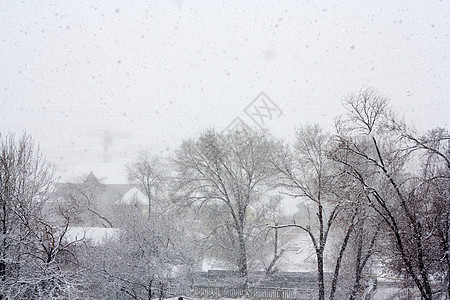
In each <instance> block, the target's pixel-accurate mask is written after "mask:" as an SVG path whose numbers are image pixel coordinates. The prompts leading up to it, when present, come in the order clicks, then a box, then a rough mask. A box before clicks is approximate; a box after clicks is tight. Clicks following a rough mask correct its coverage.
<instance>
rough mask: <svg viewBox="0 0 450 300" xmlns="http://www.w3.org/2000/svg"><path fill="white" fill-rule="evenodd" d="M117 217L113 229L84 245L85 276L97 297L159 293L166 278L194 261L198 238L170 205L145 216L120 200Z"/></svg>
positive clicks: (141, 296)
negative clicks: (114, 231)
mask: <svg viewBox="0 0 450 300" xmlns="http://www.w3.org/2000/svg"><path fill="white" fill-rule="evenodd" d="M120 220H122V221H121V222H120V223H119V224H118V226H119V228H118V232H117V234H116V235H114V236H112V237H109V238H108V239H106V240H104V241H103V243H102V244H101V245H98V246H96V247H88V248H87V255H86V257H87V258H86V261H85V262H84V263H85V264H86V265H87V266H86V268H89V269H90V272H89V274H88V276H89V277H88V278H87V279H86V281H87V282H89V284H88V285H89V288H90V289H92V291H93V292H94V293H95V294H96V295H97V297H98V298H100V299H105V298H108V299H111V298H120V299H152V298H154V297H158V298H160V297H163V295H164V292H165V291H164V289H165V287H166V286H167V284H168V283H169V280H170V279H172V278H173V277H174V276H175V275H180V273H186V272H190V271H192V268H193V267H194V265H195V264H197V263H198V261H197V257H198V253H197V248H196V244H195V243H193V242H192V240H191V239H190V233H189V232H187V231H186V228H185V226H183V223H181V222H180V220H178V219H177V215H176V214H175V212H174V211H173V212H170V211H169V212H167V213H165V214H153V215H152V216H151V217H148V216H143V215H142V213H141V211H140V210H139V209H136V208H135V207H133V206H129V205H123V207H122V208H121V216H120ZM160 299H161V298H160Z"/></svg>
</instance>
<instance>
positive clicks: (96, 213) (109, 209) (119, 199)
mask: <svg viewBox="0 0 450 300" xmlns="http://www.w3.org/2000/svg"><path fill="white" fill-rule="evenodd" d="M56 189H57V193H58V195H59V197H60V198H62V200H64V201H72V203H73V202H74V201H76V202H77V203H78V208H79V216H78V217H79V218H78V219H79V220H77V222H76V223H77V225H79V226H83V227H112V226H111V224H113V223H114V222H113V221H114V220H116V219H117V217H118V215H117V211H118V210H119V209H120V206H121V205H134V206H137V207H139V209H140V210H142V213H143V214H144V213H147V212H148V200H147V196H146V195H145V194H144V192H143V191H142V190H141V189H140V188H139V186H137V185H133V184H105V183H102V182H101V181H99V180H98V178H97V177H96V176H95V175H94V173H93V172H92V171H91V172H90V173H89V174H88V175H87V176H86V177H85V178H84V179H81V180H79V181H78V182H74V183H58V184H57V185H56Z"/></svg>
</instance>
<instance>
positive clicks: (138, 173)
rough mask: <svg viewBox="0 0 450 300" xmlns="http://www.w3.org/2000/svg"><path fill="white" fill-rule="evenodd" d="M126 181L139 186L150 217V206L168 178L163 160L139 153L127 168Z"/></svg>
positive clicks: (146, 153) (147, 153) (145, 153)
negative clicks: (145, 197)
mask: <svg viewBox="0 0 450 300" xmlns="http://www.w3.org/2000/svg"><path fill="white" fill-rule="evenodd" d="M127 172H128V180H129V181H130V183H132V184H137V185H139V186H140V187H141V188H142V189H143V190H144V192H145V195H146V196H147V199H148V214H149V216H150V215H151V212H152V204H153V202H155V201H157V200H158V199H157V198H158V192H159V193H161V192H162V191H163V189H164V185H165V184H166V180H167V178H168V174H167V173H168V171H167V168H166V167H165V165H164V162H163V158H162V157H160V156H155V155H152V154H151V153H149V152H141V153H140V154H139V156H138V158H137V160H136V161H135V162H133V163H131V164H129V165H128V166H127Z"/></svg>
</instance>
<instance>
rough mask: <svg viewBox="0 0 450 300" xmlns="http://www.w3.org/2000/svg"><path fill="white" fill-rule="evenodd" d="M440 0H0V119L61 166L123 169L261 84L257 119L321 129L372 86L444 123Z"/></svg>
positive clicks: (286, 128) (233, 112) (218, 118)
mask: <svg viewBox="0 0 450 300" xmlns="http://www.w3.org/2000/svg"><path fill="white" fill-rule="evenodd" d="M449 28H450V3H449V2H446V1H377V3H372V2H371V3H368V2H362V1H353V2H350V1H349V2H346V3H345V4H344V3H338V2H328V1H320V2H318V3H316V2H315V1H311V2H296V1H285V2H278V1H277V2H276V1H272V2H268V1H264V2H262V1H261V2H259V1H253V2H251V3H244V2H234V1H223V2H218V1H172V2H170V1H159V2H154V1H148V2H143V1H133V2H132V3H128V2H126V1H120V2H119V1H54V2H48V1H28V2H18V1H6V0H3V1H0V70H1V72H0V131H1V132H8V131H13V132H16V133H17V134H19V133H20V132H21V131H22V130H26V131H27V132H29V133H31V134H32V135H33V137H34V138H35V140H37V141H39V142H40V145H41V148H42V150H43V152H44V154H45V155H46V156H47V157H48V158H49V160H50V161H52V162H53V163H55V164H56V165H57V167H58V174H59V176H62V179H68V178H70V177H71V176H73V175H78V174H80V173H87V172H89V171H90V170H93V171H94V173H95V174H96V175H98V176H99V177H106V182H108V183H111V182H125V171H124V168H123V166H124V164H125V163H127V162H129V161H132V160H134V159H135V158H136V154H137V153H138V151H139V150H150V151H152V152H154V153H159V152H162V153H164V152H170V151H171V150H173V149H174V148H176V146H177V145H178V144H179V142H180V141H181V140H182V139H183V138H187V137H192V136H193V135H195V134H196V133H198V132H200V131H201V130H203V129H204V128H205V127H208V126H214V127H216V128H217V129H218V130H221V129H223V128H226V127H227V126H228V124H229V123H230V122H232V121H233V120H234V119H235V118H236V117H240V118H241V119H242V120H243V121H244V122H245V123H247V124H249V125H250V124H252V120H250V119H249V118H248V116H247V115H246V114H245V113H244V112H243V110H244V109H245V108H246V107H247V106H248V105H249V104H250V103H251V102H252V101H253V100H254V99H255V98H256V97H257V96H258V95H259V94H260V93H261V92H264V93H265V94H266V95H267V96H268V97H269V98H270V99H271V100H272V101H273V102H274V103H275V104H276V105H277V106H278V107H279V108H280V109H281V110H282V112H283V114H282V115H281V116H280V117H277V118H275V119H274V120H273V121H272V122H269V123H268V124H266V127H267V128H269V129H270V130H271V131H272V132H273V133H274V134H275V135H277V136H281V137H285V138H289V137H290V136H291V135H293V133H294V129H295V127H296V126H298V125H299V124H301V123H305V122H310V123H316V122H317V123H319V124H321V125H322V126H324V127H325V128H326V129H328V130H331V129H332V126H333V118H334V117H335V116H337V115H338V114H340V113H342V112H343V107H342V106H341V100H342V98H343V97H344V96H345V95H346V94H350V93H356V92H358V91H359V89H360V88H362V87H366V86H373V87H375V88H376V89H378V90H379V91H380V93H382V94H383V95H385V96H387V97H389V98H390V99H391V103H392V106H393V108H394V110H395V111H399V112H400V113H401V115H404V117H405V119H406V120H407V121H408V122H409V123H410V124H412V125H414V126H415V127H416V128H417V129H419V130H420V131H423V130H426V129H431V128H433V127H437V126H441V127H442V126H444V127H446V128H448V125H449V123H448V119H449V118H448V115H449V112H450V111H449V90H450V85H449V78H450V76H449V75H450V70H449V66H450V63H449V58H448V54H449V53H450V40H449V37H448V34H449V31H450V29H449Z"/></svg>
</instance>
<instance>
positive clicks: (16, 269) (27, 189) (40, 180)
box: [0, 134, 79, 299]
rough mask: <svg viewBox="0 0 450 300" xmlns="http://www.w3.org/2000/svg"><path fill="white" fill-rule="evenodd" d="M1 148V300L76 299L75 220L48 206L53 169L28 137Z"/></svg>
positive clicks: (11, 140)
mask: <svg viewBox="0 0 450 300" xmlns="http://www.w3.org/2000/svg"><path fill="white" fill-rule="evenodd" d="M0 147H1V148H0V226H1V238H0V281H1V284H0V299H12V298H14V299H42V298H43V297H51V298H54V299H59V298H66V297H67V295H69V294H72V295H73V296H74V297H76V293H77V290H78V289H79V287H78V286H77V285H78V282H77V274H76V272H73V270H72V267H71V266H70V265H71V264H72V266H73V263H74V261H75V260H76V256H75V254H74V252H73V247H72V243H70V242H68V241H66V239H65V235H66V233H67V230H68V228H69V225H70V222H71V217H70V214H64V212H63V211H62V210H59V209H58V205H57V203H56V202H53V201H52V202H50V200H55V199H51V198H50V196H51V195H52V188H53V185H52V183H53V167H52V166H51V165H50V164H49V163H47V162H46V160H45V159H44V157H43V156H42V154H41V153H40V151H39V149H38V148H37V147H35V146H34V142H33V140H32V138H31V137H30V136H29V135H27V134H24V135H23V136H22V137H21V138H20V139H18V140H16V139H15V137H14V135H13V134H9V135H7V136H6V137H4V139H2V141H1V145H0ZM66 212H67V211H66Z"/></svg>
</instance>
